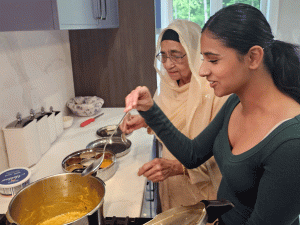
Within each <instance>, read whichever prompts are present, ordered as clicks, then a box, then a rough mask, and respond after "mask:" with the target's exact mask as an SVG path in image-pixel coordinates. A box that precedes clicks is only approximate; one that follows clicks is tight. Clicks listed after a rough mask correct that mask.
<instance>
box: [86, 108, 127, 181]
mask: <svg viewBox="0 0 300 225" xmlns="http://www.w3.org/2000/svg"><path fill="white" fill-rule="evenodd" d="M128 113H129V111H128V112H127V113H125V114H124V116H123V117H122V119H121V120H120V122H119V123H118V124H117V126H116V128H115V130H114V132H113V133H112V134H111V135H110V137H109V139H108V140H107V141H106V143H105V145H104V148H103V154H102V156H101V157H100V158H99V159H97V160H95V161H94V162H93V163H92V164H91V165H89V167H87V168H86V169H85V170H84V171H83V172H82V173H81V176H87V175H89V174H91V173H94V172H95V171H97V170H98V169H99V167H100V166H101V163H102V162H103V159H104V155H105V149H106V146H107V144H108V143H109V142H111V138H112V136H113V135H114V134H115V132H116V131H117V129H118V127H119V126H120V124H121V123H122V121H123V119H124V118H125V116H127V114H128Z"/></svg>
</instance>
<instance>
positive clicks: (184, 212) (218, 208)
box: [144, 200, 234, 225]
mask: <svg viewBox="0 0 300 225" xmlns="http://www.w3.org/2000/svg"><path fill="white" fill-rule="evenodd" d="M233 207H234V206H233V204H232V203H230V202H229V201H217V200H214V201H208V200H203V201H201V202H199V203H197V204H195V205H190V206H179V207H175V208H172V209H169V210H167V211H165V212H163V213H160V214H158V215H157V216H155V217H154V219H152V220H150V221H149V222H148V223H145V224H144V225H191V224H193V225H205V224H206V223H213V222H214V221H215V220H216V219H217V218H219V217H220V216H221V215H222V214H224V213H226V212H227V211H229V210H230V209H232V208H233Z"/></svg>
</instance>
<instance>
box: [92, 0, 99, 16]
mask: <svg viewBox="0 0 300 225" xmlns="http://www.w3.org/2000/svg"><path fill="white" fill-rule="evenodd" d="M100 1H101V0H92V5H93V9H92V10H93V16H94V18H95V19H96V20H99V19H101V11H100V7H101V2H100Z"/></svg>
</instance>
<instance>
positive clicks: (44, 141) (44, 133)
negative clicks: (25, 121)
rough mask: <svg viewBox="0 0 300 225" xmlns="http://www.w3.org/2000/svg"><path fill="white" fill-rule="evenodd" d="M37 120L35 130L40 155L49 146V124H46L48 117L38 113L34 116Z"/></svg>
mask: <svg viewBox="0 0 300 225" xmlns="http://www.w3.org/2000/svg"><path fill="white" fill-rule="evenodd" d="M35 118H36V120H37V129H38V134H39V135H38V136H39V141H40V150H41V153H42V155H43V154H45V153H46V152H47V151H48V150H49V149H50V146H51V142H50V135H49V123H48V116H47V115H46V114H43V113H38V114H37V115H36V116H35Z"/></svg>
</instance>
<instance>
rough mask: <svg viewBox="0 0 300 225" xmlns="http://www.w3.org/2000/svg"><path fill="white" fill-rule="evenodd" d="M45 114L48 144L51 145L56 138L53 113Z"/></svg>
mask: <svg viewBox="0 0 300 225" xmlns="http://www.w3.org/2000/svg"><path fill="white" fill-rule="evenodd" d="M46 114H47V120H48V125H49V138H50V143H53V142H54V141H55V140H56V138H57V133H56V125H55V112H48V113H46Z"/></svg>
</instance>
